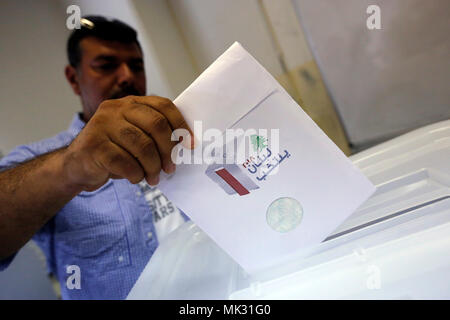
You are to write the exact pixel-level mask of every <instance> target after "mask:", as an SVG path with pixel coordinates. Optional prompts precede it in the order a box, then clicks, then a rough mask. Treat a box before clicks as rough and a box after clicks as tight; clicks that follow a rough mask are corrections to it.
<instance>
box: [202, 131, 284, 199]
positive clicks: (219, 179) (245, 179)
mask: <svg viewBox="0 0 450 320" xmlns="http://www.w3.org/2000/svg"><path fill="white" fill-rule="evenodd" d="M250 142H251V144H252V146H253V151H255V152H257V153H255V154H254V155H251V156H250V157H248V158H247V159H246V160H245V162H244V163H242V164H236V163H227V161H225V163H226V164H216V163H215V164H211V165H209V166H208V167H207V169H206V171H205V174H206V176H208V178H210V179H211V180H212V181H213V182H214V183H215V184H216V185H218V186H219V187H220V188H222V189H223V190H224V191H225V192H226V193H227V194H229V195H234V194H238V195H240V196H244V195H247V194H249V193H250V191H251V190H256V189H259V185H258V184H257V183H256V182H255V181H253V179H256V180H257V181H258V182H261V181H263V180H266V178H267V176H268V175H270V174H273V173H276V170H277V169H278V166H279V165H280V163H281V162H282V161H284V160H285V159H287V158H289V157H290V156H291V155H290V154H289V152H288V151H287V150H284V153H282V154H280V153H278V154H276V155H273V154H272V151H271V149H269V148H268V147H267V142H268V141H267V138H265V137H264V136H259V135H252V136H250ZM224 149H226V147H225V146H224ZM223 157H224V158H226V154H225V155H224V156H223Z"/></svg>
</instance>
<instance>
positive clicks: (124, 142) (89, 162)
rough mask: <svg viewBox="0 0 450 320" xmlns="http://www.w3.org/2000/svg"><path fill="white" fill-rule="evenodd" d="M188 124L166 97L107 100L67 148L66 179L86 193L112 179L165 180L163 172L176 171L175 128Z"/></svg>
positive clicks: (133, 180)
mask: <svg viewBox="0 0 450 320" xmlns="http://www.w3.org/2000/svg"><path fill="white" fill-rule="evenodd" d="M178 128H183V129H187V130H189V132H191V133H192V131H191V130H190V129H189V128H188V126H187V124H186V121H185V120H184V118H183V116H182V115H181V113H180V112H179V111H178V109H177V108H176V107H175V105H174V104H173V103H172V102H171V101H170V100H169V99H166V98H161V97H156V96H150V97H137V96H128V97H125V98H122V99H117V100H107V101H104V102H103V103H102V104H101V105H100V106H99V108H98V109H97V111H96V113H95V114H94V116H93V117H92V118H91V119H90V120H89V122H88V123H87V125H86V127H85V128H84V129H83V130H82V131H81V133H80V134H79V135H78V137H77V138H76V139H75V140H74V141H73V142H72V143H71V144H70V145H69V147H68V148H67V149H66V151H65V152H64V172H65V178H67V179H69V181H70V183H73V184H74V185H77V186H80V187H81V188H82V189H83V190H85V191H93V190H95V189H98V188H99V187H101V186H102V185H103V184H105V183H106V182H107V181H108V179H110V178H114V179H123V178H125V179H127V180H129V181H130V182H131V183H138V182H139V181H141V180H142V179H144V178H145V179H146V180H147V182H148V183H149V184H151V185H156V184H158V182H159V174H160V171H161V170H164V171H165V172H166V173H172V172H174V171H175V164H174V163H173V162H172V159H171V151H172V148H173V147H174V146H175V145H176V144H177V143H178V142H177V141H171V135H172V131H173V130H175V129H178Z"/></svg>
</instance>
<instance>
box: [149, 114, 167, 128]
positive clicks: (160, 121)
mask: <svg viewBox="0 0 450 320" xmlns="http://www.w3.org/2000/svg"><path fill="white" fill-rule="evenodd" d="M153 128H154V129H155V130H157V131H165V130H167V128H169V121H168V120H167V119H166V118H165V117H163V116H156V117H155V118H154V119H153Z"/></svg>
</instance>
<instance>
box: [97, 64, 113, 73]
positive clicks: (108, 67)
mask: <svg viewBox="0 0 450 320" xmlns="http://www.w3.org/2000/svg"><path fill="white" fill-rule="evenodd" d="M116 67H117V65H116V64H114V63H105V64H101V65H98V66H97V68H98V69H100V70H103V71H111V70H114V69H115V68H116Z"/></svg>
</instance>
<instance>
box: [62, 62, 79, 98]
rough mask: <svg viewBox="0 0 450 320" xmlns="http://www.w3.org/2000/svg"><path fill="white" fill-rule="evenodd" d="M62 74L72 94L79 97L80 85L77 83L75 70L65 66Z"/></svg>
mask: <svg viewBox="0 0 450 320" xmlns="http://www.w3.org/2000/svg"><path fill="white" fill-rule="evenodd" d="M64 73H65V75H66V79H67V81H69V84H70V86H71V87H72V90H73V92H74V93H75V94H76V95H81V90H80V84H79V83H78V74H77V70H76V69H75V68H74V67H72V66H71V65H67V66H66V68H65V69H64Z"/></svg>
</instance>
